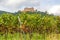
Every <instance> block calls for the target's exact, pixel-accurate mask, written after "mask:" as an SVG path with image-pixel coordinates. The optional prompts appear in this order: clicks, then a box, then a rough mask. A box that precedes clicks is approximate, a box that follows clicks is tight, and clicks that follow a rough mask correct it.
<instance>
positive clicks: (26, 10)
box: [23, 7, 35, 12]
mask: <svg viewBox="0 0 60 40" xmlns="http://www.w3.org/2000/svg"><path fill="white" fill-rule="evenodd" d="M23 11H24V12H34V11H35V10H34V8H33V7H32V8H24V10H23Z"/></svg>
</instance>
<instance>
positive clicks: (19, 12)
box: [0, 10, 49, 16]
mask: <svg viewBox="0 0 60 40" xmlns="http://www.w3.org/2000/svg"><path fill="white" fill-rule="evenodd" d="M4 13H5V14H6V13H8V14H9V13H11V12H7V11H1V10H0V14H4ZM21 13H24V12H21V11H18V12H14V13H12V14H14V15H17V14H21ZM25 13H26V14H36V13H37V14H41V15H43V16H44V15H49V14H48V13H47V11H46V12H42V11H36V12H25Z"/></svg>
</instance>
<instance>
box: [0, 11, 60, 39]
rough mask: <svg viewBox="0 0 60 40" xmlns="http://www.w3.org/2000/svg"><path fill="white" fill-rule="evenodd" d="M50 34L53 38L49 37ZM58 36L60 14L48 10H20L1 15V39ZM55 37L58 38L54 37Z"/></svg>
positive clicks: (59, 33) (59, 31) (59, 32)
mask: <svg viewBox="0 0 60 40" xmlns="http://www.w3.org/2000/svg"><path fill="white" fill-rule="evenodd" d="M18 16H19V18H20V19H18ZM19 20H20V21H21V23H20V22H19ZM20 24H21V25H20ZM49 35H50V36H51V37H50V38H51V39H49V38H48V36H49ZM52 36H53V37H52ZM57 36H58V37H60V16H54V15H50V14H48V13H46V12H45V13H43V12H42V13H40V12H33V13H31V12H18V13H16V14H12V13H3V14H1V15H0V39H1V40H58V39H59V38H57ZM54 37H56V39H52V38H54Z"/></svg>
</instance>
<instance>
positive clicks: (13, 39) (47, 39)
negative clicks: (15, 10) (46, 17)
mask: <svg viewBox="0 0 60 40" xmlns="http://www.w3.org/2000/svg"><path fill="white" fill-rule="evenodd" d="M59 37H60V34H49V35H47V34H38V33H33V35H32V38H31V40H60V38H59ZM0 40H30V37H29V34H21V33H20V34H19V33H15V34H10V33H8V34H7V35H3V36H2V35H0Z"/></svg>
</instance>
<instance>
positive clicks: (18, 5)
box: [0, 0, 40, 12]
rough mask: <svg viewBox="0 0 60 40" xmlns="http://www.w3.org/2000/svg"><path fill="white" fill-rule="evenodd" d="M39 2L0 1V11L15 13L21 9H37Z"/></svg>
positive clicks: (35, 0)
mask: <svg viewBox="0 0 60 40" xmlns="http://www.w3.org/2000/svg"><path fill="white" fill-rule="evenodd" d="M39 4H40V0H38V1H37V0H0V10H4V11H10V12H15V11H17V10H19V9H22V8H23V7H36V8H37V7H38V6H40V5H39Z"/></svg>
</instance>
